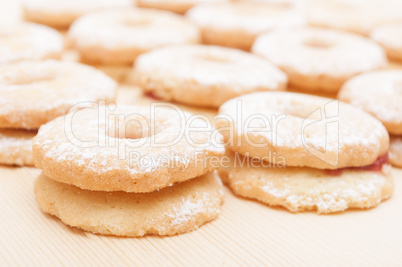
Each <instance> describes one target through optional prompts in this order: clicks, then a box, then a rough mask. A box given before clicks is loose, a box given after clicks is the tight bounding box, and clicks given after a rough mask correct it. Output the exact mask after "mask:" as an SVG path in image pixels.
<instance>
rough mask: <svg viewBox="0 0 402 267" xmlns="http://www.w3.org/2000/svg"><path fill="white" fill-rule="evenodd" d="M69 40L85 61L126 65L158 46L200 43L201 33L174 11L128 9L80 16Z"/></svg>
mask: <svg viewBox="0 0 402 267" xmlns="http://www.w3.org/2000/svg"><path fill="white" fill-rule="evenodd" d="M99 29H102V30H101V31H100V30H99ZM68 39H69V42H70V43H71V44H72V45H73V46H74V47H75V48H76V49H77V50H78V51H79V52H80V54H81V60H82V61H84V62H88V63H91V64H106V65H107V64H117V65H124V64H132V63H133V62H134V60H135V58H136V57H137V56H138V55H140V54H142V53H144V52H147V51H150V50H152V49H155V48H159V47H163V46H167V45H179V44H193V43H198V42H199V41H200V33H199V30H198V28H197V26H195V25H194V24H193V23H191V22H189V21H187V20H186V19H185V18H183V17H181V16H179V15H176V14H173V13H171V12H168V11H159V10H153V9H140V8H138V9H134V8H128V9H115V10H110V11H99V12H94V13H91V14H87V15H84V16H82V17H80V18H79V19H77V20H76V21H75V22H74V23H73V24H72V25H71V28H70V30H69V32H68Z"/></svg>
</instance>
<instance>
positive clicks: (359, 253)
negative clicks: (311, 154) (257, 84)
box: [0, 1, 402, 266]
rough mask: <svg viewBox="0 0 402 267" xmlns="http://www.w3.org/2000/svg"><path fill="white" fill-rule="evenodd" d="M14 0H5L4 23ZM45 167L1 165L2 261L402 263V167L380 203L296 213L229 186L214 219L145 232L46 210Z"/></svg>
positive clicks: (132, 98) (133, 95)
mask: <svg viewBox="0 0 402 267" xmlns="http://www.w3.org/2000/svg"><path fill="white" fill-rule="evenodd" d="M10 2H12V1H8V3H7V2H5V1H0V23H1V21H2V19H1V18H3V19H4V16H5V15H4V14H7V13H8V14H11V13H10V12H7V11H5V8H4V7H5V6H7V8H9V5H11V4H10ZM12 4H14V3H12ZM15 10H17V11H18V9H15ZM147 101H149V99H146V98H144V97H142V96H141V93H140V91H139V90H138V89H137V88H134V87H132V86H129V85H121V86H120V88H119V91H118V103H124V104H137V103H145V102H147ZM187 109H188V110H189V111H195V112H201V113H205V112H207V113H208V114H213V111H205V110H199V109H191V108H187ZM39 173H40V170H38V169H35V168H27V167H22V168H19V167H0V266H4V265H6V264H7V265H12V266H14V265H17V264H18V265H46V266H48V265H69V266H72V265H74V266H77V265H79V266H88V265H91V266H93V265H129V264H130V265H131V264H135V265H144V264H147V265H157V264H158V265H185V264H187V265H189V264H192V265H195V264H196V265H200V264H203V265H207V264H208V265H234V264H235V265H248V266H254V265H266V264H270V265H271V264H272V265H290V264H292V265H327V266H332V265H333V266H335V265H365V266H366V265H381V266H383V265H393V266H396V265H402V262H401V261H402V169H394V170H393V174H394V178H395V192H394V196H393V197H392V198H391V199H390V200H388V201H386V202H384V203H382V204H380V205H379V206H378V207H377V208H375V209H371V210H363V211H361V210H352V211H347V212H344V213H339V214H334V215H317V214H315V213H313V212H306V213H299V214H293V213H290V212H288V211H286V210H285V209H281V208H270V207H268V206H266V205H263V204H260V203H258V202H256V201H251V200H246V199H243V198H239V197H236V196H234V195H233V194H232V193H231V192H230V191H229V190H228V189H225V193H226V197H225V202H224V204H223V206H222V213H221V214H220V216H219V217H218V219H216V220H215V221H213V222H211V223H208V224H206V225H204V226H202V227H201V228H200V229H198V230H197V231H194V232H190V233H187V234H183V235H179V236H174V237H156V236H147V237H143V238H117V237H105V236H100V235H94V234H90V233H87V232H84V231H81V230H79V229H76V228H71V227H68V226H66V225H64V224H63V223H61V221H60V220H58V219H57V218H54V217H52V216H49V215H46V214H44V213H43V212H42V211H41V210H40V208H39V206H38V204H37V203H36V201H35V196H34V194H33V183H34V180H35V178H36V176H37V175H38V174H39Z"/></svg>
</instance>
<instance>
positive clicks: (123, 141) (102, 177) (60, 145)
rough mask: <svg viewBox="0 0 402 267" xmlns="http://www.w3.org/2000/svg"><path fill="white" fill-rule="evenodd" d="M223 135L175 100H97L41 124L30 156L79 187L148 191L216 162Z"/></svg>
mask: <svg viewBox="0 0 402 267" xmlns="http://www.w3.org/2000/svg"><path fill="white" fill-rule="evenodd" d="M190 122H191V123H190ZM200 129H201V130H200ZM222 139H223V137H222V136H221V135H220V134H219V132H217V131H216V130H215V129H214V128H213V127H212V126H211V125H210V124H209V122H208V121H206V120H204V119H202V118H199V117H197V116H195V115H191V114H189V113H187V112H183V111H181V110H180V109H179V108H178V107H177V106H174V105H168V104H166V103H159V104H157V105H156V106H119V107H117V108H116V107H114V106H98V107H97V108H87V109H82V110H78V111H76V112H70V113H69V114H67V115H66V116H63V117H59V118H57V119H55V120H53V121H51V122H49V123H47V124H45V125H43V126H42V127H41V128H40V129H39V132H38V134H37V136H36V137H35V138H34V141H33V159H34V162H35V166H36V167H38V168H40V169H42V170H43V173H44V174H45V175H46V176H48V177H49V178H51V179H54V180H56V181H59V182H63V183H67V184H73V185H75V186H78V187H80V188H83V189H87V190H99V191H120V190H121V191H126V192H137V193H139V192H152V191H155V190H158V189H161V188H164V187H167V186H170V185H172V184H174V183H177V182H182V181H186V180H189V179H192V178H194V177H198V176H201V175H204V174H206V173H209V172H211V171H213V170H215V169H216V168H218V166H216V164H214V162H215V161H216V160H217V159H218V160H219V158H220V157H221V156H222V155H223V153H224V151H225V149H224V147H223V145H222Z"/></svg>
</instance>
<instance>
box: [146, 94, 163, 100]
mask: <svg viewBox="0 0 402 267" xmlns="http://www.w3.org/2000/svg"><path fill="white" fill-rule="evenodd" d="M144 95H145V96H146V97H149V98H152V99H153V100H161V99H160V98H159V97H157V96H156V95H154V93H152V92H146V93H144Z"/></svg>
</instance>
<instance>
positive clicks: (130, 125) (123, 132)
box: [109, 115, 159, 140]
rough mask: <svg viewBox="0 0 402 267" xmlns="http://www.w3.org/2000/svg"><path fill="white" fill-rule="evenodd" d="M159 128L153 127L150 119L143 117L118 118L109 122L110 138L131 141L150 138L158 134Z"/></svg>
mask: <svg viewBox="0 0 402 267" xmlns="http://www.w3.org/2000/svg"><path fill="white" fill-rule="evenodd" d="M154 124H155V123H154ZM157 126H158V125H157V124H156V125H152V123H151V121H150V119H149V118H146V117H143V116H139V115H131V116H126V117H125V118H123V117H121V116H117V117H114V118H112V119H111V121H110V120H109V136H111V137H113V138H120V139H130V140H135V139H140V138H145V137H150V136H152V135H155V134H157V133H158V130H159V129H158V128H159V127H157Z"/></svg>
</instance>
